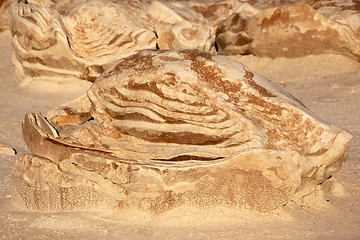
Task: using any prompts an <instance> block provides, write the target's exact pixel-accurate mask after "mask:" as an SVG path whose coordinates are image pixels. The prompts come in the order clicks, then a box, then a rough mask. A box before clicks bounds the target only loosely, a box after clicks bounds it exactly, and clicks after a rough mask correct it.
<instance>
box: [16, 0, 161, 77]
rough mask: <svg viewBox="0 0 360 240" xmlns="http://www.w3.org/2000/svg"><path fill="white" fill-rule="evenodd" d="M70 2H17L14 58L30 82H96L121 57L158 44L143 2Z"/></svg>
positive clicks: (19, 70)
mask: <svg viewBox="0 0 360 240" xmlns="http://www.w3.org/2000/svg"><path fill="white" fill-rule="evenodd" d="M38 2H39V3H38ZM66 3H67V4H64V3H63V2H61V1H60V2H59V1H57V2H52V1H43V2H42V1H34V3H32V2H28V1H19V2H16V3H15V6H14V8H13V10H12V20H11V29H12V34H13V39H12V43H13V47H14V52H15V54H14V57H13V62H14V64H15V66H16V68H17V70H18V72H19V73H20V74H21V75H23V76H25V77H27V78H28V79H29V80H31V79H34V78H40V79H41V78H46V79H67V78H76V79H84V80H89V81H94V80H95V79H96V78H97V77H98V76H99V75H100V74H101V73H102V72H103V71H104V69H106V68H107V67H108V66H110V65H112V64H113V63H115V62H116V61H118V60H119V59H121V58H123V57H126V56H129V55H131V54H134V53H137V52H138V51H140V50H142V49H155V48H156V36H155V33H154V28H153V26H152V23H151V19H150V17H149V15H148V14H147V13H146V12H145V11H144V10H143V9H142V6H141V4H140V2H139V1H121V2H117V3H113V2H111V1H106V0H92V1H67V2H66Z"/></svg>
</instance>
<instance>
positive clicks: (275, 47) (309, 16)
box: [216, 4, 360, 58]
mask: <svg viewBox="0 0 360 240" xmlns="http://www.w3.org/2000/svg"><path fill="white" fill-rule="evenodd" d="M326 12H327V10H325V9H323V10H322V11H320V9H318V11H316V10H315V9H313V8H312V7H310V6H309V5H307V4H294V5H289V6H280V7H275V8H268V9H265V10H262V11H260V12H259V13H257V14H255V15H253V16H248V17H243V16H242V15H241V13H234V14H233V15H231V16H229V17H228V19H226V20H225V21H224V22H223V23H222V24H221V25H220V26H219V28H218V30H217V38H216V41H217V44H218V46H219V53H223V54H250V53H251V54H254V55H257V56H268V57H272V58H275V57H301V56H305V55H310V54H321V53H340V54H345V55H347V56H352V57H356V58H359V56H360V40H359V39H360V38H359V29H360V28H358V25H359V24H360V19H359V14H358V12H357V13H356V11H355V12H354V11H353V12H352V13H351V14H350V13H346V12H344V11H341V10H339V9H337V11H336V12H337V13H338V15H341V16H344V15H346V14H348V15H347V16H345V17H344V18H343V20H340V17H334V16H333V15H332V17H330V16H326V15H325V13H326ZM349 14H350V15H349ZM328 15H331V14H328ZM350 16H351V17H350ZM344 19H347V20H344ZM350 19H351V20H353V23H350Z"/></svg>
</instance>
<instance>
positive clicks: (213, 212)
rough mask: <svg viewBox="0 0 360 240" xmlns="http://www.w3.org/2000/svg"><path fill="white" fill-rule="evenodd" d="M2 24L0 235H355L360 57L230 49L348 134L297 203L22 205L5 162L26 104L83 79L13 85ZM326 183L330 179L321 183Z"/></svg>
mask: <svg viewBox="0 0 360 240" xmlns="http://www.w3.org/2000/svg"><path fill="white" fill-rule="evenodd" d="M11 54H12V47H11V43H10V32H9V31H6V32H2V33H0V85H1V87H0V143H3V144H6V145H8V146H11V147H13V148H15V149H16V151H17V155H14V156H9V155H1V154H0V239H88V240H90V239H99V238H105V239H330V240H331V239H342V240H346V239H360V164H359V163H360V127H359V126H360V107H359V106H360V63H359V62H357V61H354V60H352V59H348V58H346V57H343V56H340V55H320V56H309V57H304V58H297V59H275V60H274V59H268V58H258V57H254V56H236V57H234V58H236V59H237V60H239V61H241V62H242V63H244V64H245V65H247V66H248V67H250V68H251V69H253V70H255V71H256V72H258V73H260V74H261V75H263V76H265V77H267V78H269V79H270V80H271V81H273V82H275V83H277V84H279V85H280V86H282V87H283V88H284V89H285V90H287V91H288V92H289V93H291V94H292V95H294V96H295V97H297V98H298V99H300V100H301V101H302V102H303V103H304V104H305V105H307V106H308V107H309V108H310V109H311V110H312V111H313V112H315V113H316V114H317V115H319V116H320V117H321V118H323V119H324V120H326V121H328V122H330V123H333V124H335V125H337V126H339V127H342V128H345V129H347V130H348V131H350V132H351V133H352V134H353V136H354V139H353V141H352V146H351V149H350V152H349V158H348V160H347V162H346V163H345V164H344V165H343V168H342V169H341V171H339V172H338V173H336V174H335V175H334V176H333V177H332V178H331V179H330V180H329V181H332V182H333V183H335V184H333V185H331V186H333V188H332V189H329V188H326V186H325V185H323V186H321V187H319V189H318V190H317V191H316V192H315V193H314V194H312V195H311V196H309V197H308V198H307V199H306V201H305V202H304V203H303V204H299V203H293V202H290V203H288V204H287V205H286V206H284V207H282V208H280V209H278V210H276V211H274V212H270V213H256V212H250V211H246V210H233V209H226V208H220V207H219V208H212V209H193V208H186V207H183V208H178V209H174V210H171V211H168V212H166V213H164V214H162V215H158V216H150V215H147V214H145V213H141V212H134V211H122V212H116V213H110V212H61V213H39V212H25V211H22V210H18V209H16V208H14V207H13V206H12V204H11V187H12V184H11V170H12V167H13V164H14V162H15V160H16V159H17V158H18V157H19V156H20V155H21V154H23V153H26V152H29V151H28V149H27V147H26V144H25V142H24V141H23V139H22V134H21V121H22V119H23V117H24V115H25V114H26V113H28V112H35V111H36V112H42V113H44V114H45V113H46V112H47V111H49V110H50V109H52V108H53V107H55V106H57V105H59V104H62V103H64V102H66V101H69V100H72V99H74V98H75V97H77V96H80V95H81V94H83V93H84V92H85V91H86V89H87V88H88V86H89V84H88V83H86V82H81V83H74V82H69V83H61V82H60V83H51V84H49V83H36V84H32V85H30V86H28V87H25V88H24V87H19V86H18V83H19V80H17V78H16V75H15V68H14V66H13V64H12V62H11ZM328 186H330V185H328Z"/></svg>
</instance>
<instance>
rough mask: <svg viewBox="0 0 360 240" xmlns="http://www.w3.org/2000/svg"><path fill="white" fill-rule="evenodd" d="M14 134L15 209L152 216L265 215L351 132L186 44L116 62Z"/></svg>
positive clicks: (325, 170)
mask: <svg viewBox="0 0 360 240" xmlns="http://www.w3.org/2000/svg"><path fill="white" fill-rule="evenodd" d="M23 135H24V139H25V141H26V143H27V144H28V146H29V149H30V151H31V153H32V154H25V155H23V156H21V157H20V159H18V160H17V161H16V163H15V166H14V169H13V172H12V178H13V186H14V189H13V199H14V200H15V201H16V202H17V203H18V204H19V205H22V206H25V207H26V208H27V209H32V210H51V211H54V210H74V209H89V208H99V207H106V208H110V209H129V208H135V209H142V210H145V211H151V212H156V213H160V212H163V211H166V210H168V209H171V208H175V207H179V206H184V205H185V206H186V205H192V206H200V207H210V206H216V205H224V206H228V207H236V208H248V209H253V210H257V211H269V210H272V209H274V208H277V207H279V206H282V205H283V204H286V203H287V202H289V201H290V200H291V199H293V198H295V197H301V196H302V195H304V194H308V193H309V192H311V191H313V190H314V189H315V188H316V186H317V185H318V184H320V183H322V182H323V181H325V180H326V179H327V178H328V177H329V176H331V175H332V174H333V173H334V172H336V171H338V170H339V169H340V167H341V165H342V163H343V162H344V161H345V159H346V157H347V151H348V147H349V142H350V139H351V135H350V134H349V133H347V132H346V131H344V130H341V129H339V128H337V127H335V126H333V125H329V124H327V123H325V122H323V121H321V120H320V119H318V117H316V116H315V115H314V114H312V113H311V112H310V111H309V110H308V109H307V108H306V107H304V106H303V105H302V104H301V103H300V102H299V101H297V100H296V99H295V98H293V97H292V96H291V95H289V94H287V93H285V92H283V91H282V90H281V89H279V88H278V87H277V86H275V85H274V84H272V83H271V82H269V81H268V80H266V79H264V78H263V77H261V76H259V75H257V74H256V73H254V72H252V71H251V70H249V69H247V68H246V67H244V66H243V65H242V64H240V63H238V62H236V61H233V60H231V59H229V58H227V57H223V56H216V55H211V54H208V53H205V52H200V51H197V50H172V51H170V50H169V51H165V50H158V51H156V50H144V51H141V52H140V53H138V54H136V55H132V56H129V57H127V58H124V59H122V60H120V61H119V62H118V63H117V64H116V65H114V66H113V67H112V68H110V69H108V70H107V71H105V72H104V73H103V74H102V75H101V76H100V77H99V78H98V79H97V80H96V81H95V83H94V84H93V85H92V87H91V88H90V89H89V90H88V91H87V94H86V95H84V96H82V97H80V98H79V99H76V100H74V101H72V102H69V103H67V104H64V105H63V106H60V107H58V108H56V109H54V110H52V111H50V112H49V113H48V114H47V116H46V118H44V117H42V116H41V115H40V114H37V113H33V114H28V115H26V117H25V120H24V122H23ZM299 194H300V196H299ZM296 195H298V196H296Z"/></svg>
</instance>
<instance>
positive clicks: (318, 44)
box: [0, 0, 360, 83]
mask: <svg viewBox="0 0 360 240" xmlns="http://www.w3.org/2000/svg"><path fill="white" fill-rule="evenodd" d="M299 2H300V3H299ZM9 3H10V1H0V12H1V11H7V12H8V11H9ZM1 4H2V5H1ZM13 5H14V7H13V9H12V21H11V30H12V34H13V40H12V42H13V46H14V53H15V54H14V57H13V62H14V64H15V66H16V68H17V70H18V73H20V75H21V76H22V77H25V80H27V81H25V83H28V82H31V80H33V79H46V80H49V79H55V80H57V81H59V80H65V79H73V78H75V79H81V80H89V81H94V80H95V79H96V78H97V77H98V76H99V75H100V74H101V73H102V72H103V71H104V70H105V69H106V68H107V67H109V66H110V65H111V64H113V63H115V62H116V61H118V60H119V59H121V58H123V57H126V56H129V55H132V54H135V53H137V52H139V51H140V50H143V49H156V48H160V49H197V50H201V51H207V52H211V53H216V52H217V53H219V54H253V55H256V56H265V57H272V58H276V57H301V56H305V55H311V54H322V53H337V54H339V53H340V54H344V55H347V56H350V57H355V58H357V59H359V57H360V32H359V31H360V14H359V4H358V3H357V1H353V0H348V1H340V0H339V1H331V2H329V1H325V0H324V1H323V0H320V1H313V0H307V1H296V0H291V1H287V2H286V4H285V5H284V3H283V1H264V0H251V1H246V0H241V1H240V0H221V1H216V0H126V1H117V0H62V1H59V0H26V1H25V0H20V1H15V2H14V4H13ZM1 18H7V19H8V18H9V15H8V14H4V15H3V16H1V17H0V20H1ZM6 21H8V20H6ZM6 21H5V22H6ZM5 25H7V23H6V24H5ZM6 27H7V26H5V28H6ZM0 28H1V24H0Z"/></svg>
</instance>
